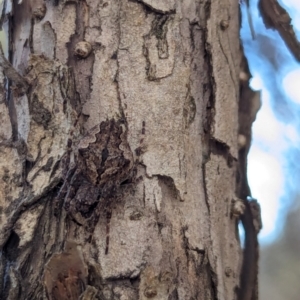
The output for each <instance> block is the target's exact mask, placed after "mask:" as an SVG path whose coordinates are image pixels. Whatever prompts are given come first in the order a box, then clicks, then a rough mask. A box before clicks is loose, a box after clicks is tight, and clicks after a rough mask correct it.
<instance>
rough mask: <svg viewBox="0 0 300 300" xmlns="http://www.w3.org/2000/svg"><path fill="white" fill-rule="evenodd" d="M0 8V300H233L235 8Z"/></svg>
mask: <svg viewBox="0 0 300 300" xmlns="http://www.w3.org/2000/svg"><path fill="white" fill-rule="evenodd" d="M9 3H10V2H9V1H4V6H3V16H2V22H3V27H4V28H6V29H8V30H7V32H8V34H9V36H8V37H9V40H10V48H9V61H10V62H11V63H12V65H13V66H14V68H15V69H16V70H17V71H18V72H19V74H20V75H21V76H23V77H24V80H25V82H26V84H28V88H27V89H25V90H24V88H23V89H22V88H20V87H19V86H18V85H16V83H15V82H14V81H13V80H9V81H7V80H5V77H4V76H3V74H2V73H1V89H2V91H3V92H2V93H1V95H2V96H1V97H2V99H1V101H0V105H1V114H0V122H1V125H2V126H1V128H0V135H1V138H2V142H1V144H0V155H1V160H0V173H1V176H0V193H1V197H0V199H1V203H0V205H1V239H0V246H1V249H2V254H1V266H0V272H1V274H2V276H1V277H2V280H1V286H0V291H1V297H2V298H4V299H6V298H7V299H79V298H80V299H148V298H151V299H168V300H176V299H237V297H238V295H237V294H238V293H237V291H238V290H239V280H240V279H239V278H240V273H241V265H242V251H241V247H240V243H239V238H238V233H237V218H238V215H239V213H240V210H239V209H237V208H236V205H237V201H236V191H237V190H238V187H237V184H236V176H237V173H238V172H239V171H240V170H244V169H240V168H239V167H238V130H239V129H238V127H239V124H238V118H239V86H240V78H239V76H240V61H241V57H242V56H241V50H240V45H239V7H238V1H235V0H230V1H227V2H226V3H225V2H224V1H221V0H219V1H209V0H206V1H200V0H199V1H196V0H194V1H192V0H184V1H179V0H178V1H177V0H168V1H158V0H157V1H156V0H144V1H142V0H141V1H133V0H123V1H117V0H112V1H101V0H99V1H94V0H86V1H57V0H53V1H46V2H43V1H40V0H31V1H23V2H22V3H20V4H18V1H16V0H15V1H13V3H12V5H11V6H10V5H9ZM8 78H9V77H8ZM9 79H11V78H9ZM6 86H9V88H8V89H5V87H6ZM245 139H246V140H247V143H250V135H247V136H246V137H245ZM244 146H245V145H244ZM247 151H248V150H247ZM243 176H244V175H243ZM232 207H235V209H234V211H233V212H232Z"/></svg>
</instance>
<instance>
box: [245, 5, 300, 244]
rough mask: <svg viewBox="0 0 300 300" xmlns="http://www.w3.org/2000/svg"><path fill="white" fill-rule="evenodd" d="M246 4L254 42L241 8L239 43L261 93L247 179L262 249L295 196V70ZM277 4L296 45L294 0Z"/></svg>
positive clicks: (299, 139)
mask: <svg viewBox="0 0 300 300" xmlns="http://www.w3.org/2000/svg"><path fill="white" fill-rule="evenodd" d="M250 3H251V15H252V18H253V25H254V31H255V34H256V38H255V40H253V39H252V38H251V33H250V28H249V24H248V20H247V16H246V14H245V5H243V20H242V22H243V23H242V25H243V26H242V29H241V37H242V40H243V45H244V49H245V52H246V56H247V58H248V62H249V66H250V70H251V73H252V76H253V79H252V81H251V86H252V88H253V89H254V90H261V95H262V99H261V100H262V107H261V109H260V111H259V112H258V114H257V119H256V121H255V123H254V124H253V140H252V147H251V150H250V153H249V156H248V179H249V184H250V188H251V191H252V196H253V197H254V198H257V199H258V201H259V202H260V204H261V208H262V220H263V229H262V231H261V233H260V240H261V242H262V243H268V242H270V241H272V240H274V238H276V237H277V236H278V234H279V233H280V230H281V228H282V226H283V225H284V221H285V216H286V213H287V211H288V209H289V208H290V207H291V205H294V203H293V201H294V199H295V198H296V196H297V194H298V193H299V187H300V184H299V183H300V163H299V162H298V161H299V158H300V135H299V133H300V64H299V63H297V62H296V61H295V59H294V58H293V57H292V55H291V54H290V52H289V50H288V49H287V47H286V46H285V44H284V42H283V41H282V39H281V38H280V36H279V34H278V33H277V32H276V31H274V30H272V29H266V28H265V26H264V24H263V21H262V18H261V17H260V15H259V12H258V9H257V0H252V1H250ZM280 3H281V4H282V5H283V6H284V7H285V8H286V9H287V10H288V12H289V13H290V15H291V17H292V18H293V26H294V29H295V31H296V33H297V35H298V39H299V37H300V0H284V1H283V0H282V1H280ZM298 165H299V166H298ZM298 186H299V187H298Z"/></svg>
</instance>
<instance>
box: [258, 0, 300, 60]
mask: <svg viewBox="0 0 300 300" xmlns="http://www.w3.org/2000/svg"><path fill="white" fill-rule="evenodd" d="M258 9H259V11H260V13H261V16H262V18H263V21H264V24H265V26H266V28H272V29H275V30H277V31H278V32H279V34H280V36H281V38H282V39H283V40H284V42H285V44H286V46H287V47H288V49H289V50H290V51H291V53H292V54H293V56H294V57H295V59H296V60H297V61H298V62H300V43H299V41H298V40H297V37H296V34H295V31H294V29H293V26H292V25H291V18H290V16H289V14H288V13H287V11H286V10H285V9H284V8H283V7H281V6H280V4H279V3H278V2H277V0H260V1H259V3H258Z"/></svg>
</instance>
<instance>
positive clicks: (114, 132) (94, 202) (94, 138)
mask: <svg viewBox="0 0 300 300" xmlns="http://www.w3.org/2000/svg"><path fill="white" fill-rule="evenodd" d="M126 133H127V132H126V128H125V125H124V123H123V122H122V120H118V121H115V120H114V119H112V120H108V121H103V122H102V123H101V124H99V125H97V126H95V127H93V128H92V129H91V130H90V131H89V133H88V134H87V135H86V136H85V137H84V138H83V139H82V140H80V142H79V143H78V146H77V149H75V150H74V151H73V152H71V153H70V154H69V157H68V158H67V159H66V163H65V164H66V165H65V173H64V174H65V176H64V177H65V178H64V183H63V186H62V187H61V189H60V192H59V195H58V198H59V199H61V200H62V201H63V202H64V208H65V209H66V211H67V212H68V214H69V216H70V217H71V218H72V219H73V220H74V221H75V222H76V223H78V224H79V225H82V226H84V227H85V228H86V230H87V231H89V232H90V233H92V232H93V231H94V228H95V226H96V224H97V222H98V220H99V217H100V214H101V213H103V212H104V213H106V218H107V220H108V222H109V219H110V216H111V209H112V208H111V205H112V203H113V202H114V201H116V199H117V197H118V192H119V190H120V185H121V184H122V183H123V182H124V181H126V180H129V179H130V178H131V176H132V168H133V156H132V152H131V150H130V146H129V144H128V142H127V139H126ZM107 226H108V229H107V231H109V224H108V225H107Z"/></svg>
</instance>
